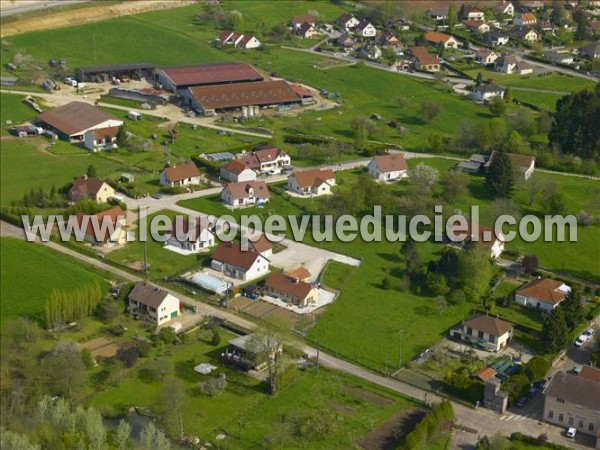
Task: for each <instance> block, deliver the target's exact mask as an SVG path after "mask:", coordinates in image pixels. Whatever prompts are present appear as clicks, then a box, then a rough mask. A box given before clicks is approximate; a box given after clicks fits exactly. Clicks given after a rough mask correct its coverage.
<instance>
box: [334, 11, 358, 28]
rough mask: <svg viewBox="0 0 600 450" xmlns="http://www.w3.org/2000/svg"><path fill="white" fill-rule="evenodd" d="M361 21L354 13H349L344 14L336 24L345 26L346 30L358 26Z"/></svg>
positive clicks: (341, 26)
mask: <svg viewBox="0 0 600 450" xmlns="http://www.w3.org/2000/svg"><path fill="white" fill-rule="evenodd" d="M359 23H360V20H358V19H357V18H356V17H354V16H353V15H352V14H348V13H345V14H342V15H341V16H340V17H338V18H337V20H336V21H335V24H336V25H337V26H338V27H340V28H343V29H344V30H346V31H349V30H353V29H354V28H356V26H357V25H358V24H359Z"/></svg>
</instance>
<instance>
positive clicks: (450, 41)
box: [424, 31, 459, 48]
mask: <svg viewBox="0 0 600 450" xmlns="http://www.w3.org/2000/svg"><path fill="white" fill-rule="evenodd" d="M424 37H425V40H426V41H427V42H429V43H430V44H431V45H434V46H437V45H439V44H442V45H443V46H444V48H458V44H459V42H458V41H457V40H456V39H455V38H454V37H453V36H450V35H448V34H444V33H438V32H437V31H428V32H426V33H425V35H424Z"/></svg>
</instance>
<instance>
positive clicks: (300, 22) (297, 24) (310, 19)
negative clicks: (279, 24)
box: [292, 16, 317, 30]
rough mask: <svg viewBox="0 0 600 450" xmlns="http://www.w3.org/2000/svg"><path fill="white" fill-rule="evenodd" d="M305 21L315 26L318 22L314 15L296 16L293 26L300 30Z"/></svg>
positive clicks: (293, 19)
mask: <svg viewBox="0 0 600 450" xmlns="http://www.w3.org/2000/svg"><path fill="white" fill-rule="evenodd" d="M305 23H307V24H309V25H312V26H313V27H314V26H315V25H316V24H317V22H316V21H315V18H314V17H313V16H296V17H294V18H292V28H293V29H294V30H299V29H300V27H302V25H304V24H305Z"/></svg>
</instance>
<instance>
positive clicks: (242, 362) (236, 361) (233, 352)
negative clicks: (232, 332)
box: [223, 334, 283, 372]
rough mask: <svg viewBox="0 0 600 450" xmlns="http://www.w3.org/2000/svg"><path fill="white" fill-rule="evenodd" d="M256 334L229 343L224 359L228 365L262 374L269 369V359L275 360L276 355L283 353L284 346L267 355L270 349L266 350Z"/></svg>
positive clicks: (237, 338) (240, 337)
mask: <svg viewBox="0 0 600 450" xmlns="http://www.w3.org/2000/svg"><path fill="white" fill-rule="evenodd" d="M254 336H255V335H254V334H247V335H246V336H239V337H236V338H235V339H232V340H230V341H229V342H228V344H229V345H228V347H227V350H225V353H223V358H224V360H225V362H226V363H227V364H231V365H233V366H235V367H237V368H240V369H242V370H245V371H250V370H253V371H256V372H261V371H263V370H265V369H266V368H267V359H268V358H273V357H274V356H275V354H277V353H281V352H282V351H283V346H280V347H279V348H278V349H276V350H275V351H273V353H271V354H270V355H267V354H266V353H268V351H269V350H270V349H265V348H264V344H263V343H261V342H260V340H257V339H256V338H255V337H254Z"/></svg>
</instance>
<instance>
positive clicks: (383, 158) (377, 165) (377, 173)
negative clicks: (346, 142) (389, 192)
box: [367, 153, 408, 181]
mask: <svg viewBox="0 0 600 450" xmlns="http://www.w3.org/2000/svg"><path fill="white" fill-rule="evenodd" d="M367 173H368V174H369V176H370V177H372V178H375V179H376V180H378V181H394V180H400V179H402V178H405V177H407V176H408V165H407V164H406V160H405V159H404V156H403V155H402V154H401V153H388V154H385V155H377V156H375V157H374V158H373V159H372V160H371V162H369V165H368V166H367Z"/></svg>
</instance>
